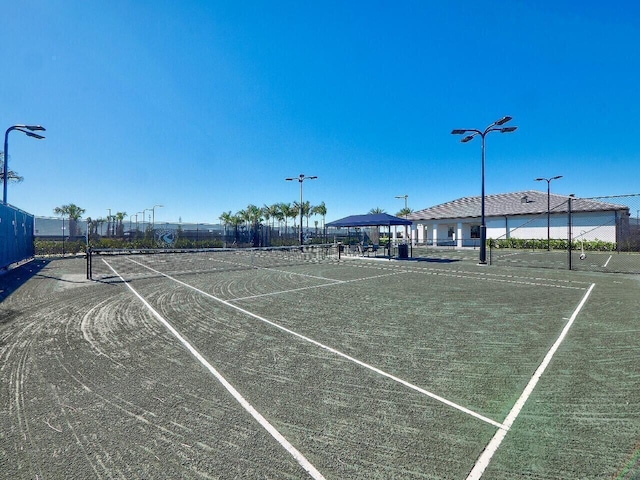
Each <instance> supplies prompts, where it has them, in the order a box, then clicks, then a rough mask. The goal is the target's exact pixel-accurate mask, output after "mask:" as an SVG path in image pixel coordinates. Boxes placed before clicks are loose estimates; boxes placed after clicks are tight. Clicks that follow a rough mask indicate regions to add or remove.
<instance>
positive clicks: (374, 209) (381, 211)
mask: <svg viewBox="0 0 640 480" xmlns="http://www.w3.org/2000/svg"><path fill="white" fill-rule="evenodd" d="M376 213H387V212H385V211H384V208H380V207H376V208H372V209H371V210H369V215H374V214H376Z"/></svg>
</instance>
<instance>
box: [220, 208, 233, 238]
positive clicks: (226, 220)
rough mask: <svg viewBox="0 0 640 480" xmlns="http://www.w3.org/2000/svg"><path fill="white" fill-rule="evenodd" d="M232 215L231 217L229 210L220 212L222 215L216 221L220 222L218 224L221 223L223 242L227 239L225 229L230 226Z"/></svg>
mask: <svg viewBox="0 0 640 480" xmlns="http://www.w3.org/2000/svg"><path fill="white" fill-rule="evenodd" d="M232 217H233V216H232V215H231V210H229V211H228V212H222V215H220V216H219V217H218V219H219V220H220V222H222V227H223V228H224V237H225V241H226V238H227V227H228V226H229V225H231V223H232V222H231V220H232Z"/></svg>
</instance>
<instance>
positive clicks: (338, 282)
mask: <svg viewBox="0 0 640 480" xmlns="http://www.w3.org/2000/svg"><path fill="white" fill-rule="evenodd" d="M285 273H286V272H285ZM404 273H408V272H393V273H382V274H380V275H373V276H371V277H363V278H352V279H351V280H331V279H327V280H329V281H332V282H333V283H323V284H321V285H309V286H308V287H300V288H292V289H289V290H279V291H277V292H269V293H258V294H256V295H249V296H247V297H235V298H230V299H228V300H227V302H239V301H241V300H252V299H254V298H262V297H270V296H272V295H282V294H283V293H293V292H299V291H300V290H311V289H314V288H324V287H334V286H336V285H342V284H345V283H354V282H361V281H365V280H372V279H374V278H382V277H390V276H392V275H401V274H404ZM313 278H316V279H317V278H321V277H313Z"/></svg>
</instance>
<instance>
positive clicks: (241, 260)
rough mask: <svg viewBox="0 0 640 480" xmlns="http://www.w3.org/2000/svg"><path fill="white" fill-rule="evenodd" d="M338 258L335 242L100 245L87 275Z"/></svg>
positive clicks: (91, 256)
mask: <svg viewBox="0 0 640 480" xmlns="http://www.w3.org/2000/svg"><path fill="white" fill-rule="evenodd" d="M337 259H338V249H337V246H336V245H333V244H318V245H304V246H302V247H301V246H294V247H264V248H211V249H166V248H163V249H139V248H138V249H136V248H131V249H126V248H119V249H111V248H99V249H89V254H88V255H87V278H90V279H92V280H100V279H104V278H108V277H113V276H114V274H115V272H114V270H113V269H115V270H116V271H118V272H121V273H122V272H123V273H126V274H135V273H137V272H143V273H145V274H150V273H152V272H153V271H154V270H155V271H157V272H160V273H163V274H169V275H180V274H193V273H206V272H225V271H234V270H246V269H259V268H274V267H283V266H288V265H301V264H305V263H312V262H323V261H327V260H337ZM112 268H113V269H112Z"/></svg>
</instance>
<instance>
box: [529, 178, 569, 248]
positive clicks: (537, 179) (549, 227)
mask: <svg viewBox="0 0 640 480" xmlns="http://www.w3.org/2000/svg"><path fill="white" fill-rule="evenodd" d="M559 178H562V175H556V176H555V177H551V178H544V177H540V178H535V179H534V181H536V182H542V181H545V182H547V251H551V180H557V179H559Z"/></svg>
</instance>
